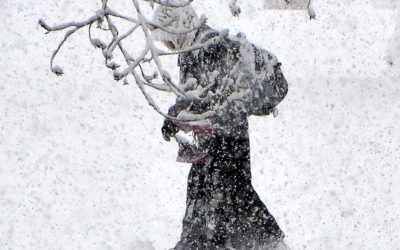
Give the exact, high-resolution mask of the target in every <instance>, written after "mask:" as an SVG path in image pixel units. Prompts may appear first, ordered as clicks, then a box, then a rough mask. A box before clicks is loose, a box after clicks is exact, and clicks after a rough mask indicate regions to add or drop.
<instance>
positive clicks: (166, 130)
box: [161, 119, 179, 141]
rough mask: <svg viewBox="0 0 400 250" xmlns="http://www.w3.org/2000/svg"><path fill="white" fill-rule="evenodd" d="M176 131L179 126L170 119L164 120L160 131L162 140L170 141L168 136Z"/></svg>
mask: <svg viewBox="0 0 400 250" xmlns="http://www.w3.org/2000/svg"><path fill="white" fill-rule="evenodd" d="M178 132H179V127H178V126H176V124H175V123H174V122H173V121H172V120H170V119H165V120H164V125H163V126H162V128H161V133H162V135H163V137H164V140H166V141H170V138H171V137H172V136H174V135H175V134H176V133H178Z"/></svg>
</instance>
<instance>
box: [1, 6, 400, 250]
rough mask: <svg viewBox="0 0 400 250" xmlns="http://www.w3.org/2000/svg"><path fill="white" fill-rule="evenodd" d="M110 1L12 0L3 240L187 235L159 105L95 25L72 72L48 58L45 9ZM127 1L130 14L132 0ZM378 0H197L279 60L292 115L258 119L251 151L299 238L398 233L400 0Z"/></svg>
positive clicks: (324, 243)
mask: <svg viewBox="0 0 400 250" xmlns="http://www.w3.org/2000/svg"><path fill="white" fill-rule="evenodd" d="M99 2H100V1H92V2H90V1H86V2H83V1H78V0H70V1H55V0H49V1H33V0H24V1H23V0H2V1H1V5H2V9H3V17H2V18H1V21H0V24H1V29H0V51H1V53H0V55H1V60H0V69H1V71H2V74H1V75H0V249H135V250H136V249H169V248H171V247H173V246H174V244H175V243H176V241H177V240H178V239H179V236H180V235H179V234H180V232H181V220H182V218H183V215H184V208H185V189H186V177H187V174H188V170H189V166H188V165H185V164H181V163H177V162H175V157H176V151H177V146H176V145H175V144H173V143H167V142H164V141H163V140H162V137H161V134H160V132H159V131H160V126H161V124H162V118H161V117H160V116H159V115H157V114H156V112H154V111H153V110H152V108H150V107H149V106H147V105H146V104H145V100H144V98H143V97H142V96H141V94H140V92H139V90H138V88H137V87H136V86H134V85H129V86H122V84H121V83H117V82H115V81H114V80H113V79H112V75H111V72H109V71H108V70H106V69H105V68H104V66H103V61H102V56H101V55H100V53H99V52H98V51H95V50H94V48H93V47H92V46H91V45H90V43H89V42H88V41H87V35H86V34H85V33H84V32H81V33H79V34H77V35H75V36H74V37H73V38H72V40H71V42H70V43H68V44H67V46H66V47H65V48H64V49H63V50H62V52H61V54H60V57H59V58H58V59H57V60H58V64H61V65H62V66H63V67H64V69H65V73H66V74H65V75H64V76H63V77H61V78H60V77H57V76H55V75H53V74H52V73H51V72H50V70H49V68H48V61H49V57H50V55H51V52H52V51H53V50H54V49H55V47H56V44H57V43H58V41H59V40H60V39H61V38H62V34H61V33H60V34H59V35H54V34H50V35H45V34H44V32H43V30H42V29H41V28H40V27H39V25H37V21H38V19H39V18H44V19H45V20H46V21H48V22H49V23H51V24H54V23H60V22H62V21H67V20H68V21H69V20H77V19H78V20H80V19H84V18H85V17H87V16H89V15H91V14H92V13H93V12H94V11H95V10H96V9H97V8H98V7H99ZM115 2H116V5H118V2H119V4H120V6H122V7H121V9H122V10H125V13H127V14H129V10H130V8H131V7H130V4H131V2H130V1H124V0H115ZM375 2H376V1H373V0H360V1H323V0H315V1H314V9H315V11H316V14H317V20H312V21H310V20H309V19H308V16H307V14H306V12H305V11H303V10H296V11H267V10H266V9H265V8H264V7H265V4H264V0H248V1H240V0H239V4H240V5H241V8H242V14H241V16H240V18H234V17H232V16H231V15H230V10H229V8H228V4H227V1H225V0H224V1H222V0H212V1H211V0H210V1H199V0H197V1H195V4H194V5H195V7H196V9H197V10H198V11H199V12H200V13H205V14H206V15H207V16H208V17H209V24H210V25H212V26H214V27H216V28H227V27H228V28H230V30H231V33H233V34H235V33H236V32H239V31H243V32H245V33H246V35H247V37H248V39H249V40H251V41H253V42H255V43H256V44H258V45H260V46H262V47H264V48H267V49H269V50H270V51H272V52H273V53H274V54H275V55H277V57H278V58H279V59H280V61H281V62H282V64H283V71H284V74H285V76H286V78H287V80H288V81H289V84H290V86H289V94H288V96H287V98H286V100H285V101H284V102H283V103H282V104H281V105H280V107H279V110H280V115H279V116H278V117H277V118H271V117H257V118H252V119H251V121H250V126H251V131H250V133H251V143H252V164H253V166H252V167H253V180H254V186H255V188H256V190H257V191H258V192H259V194H260V196H261V198H262V200H263V201H265V202H266V204H267V206H268V208H269V209H270V211H271V213H272V214H273V215H274V216H275V217H276V219H277V220H278V222H279V224H280V226H281V227H282V229H283V230H284V231H285V232H286V234H287V243H288V245H289V246H290V247H291V248H292V249H294V250H296V249H398V248H399V246H400V236H399V235H400V230H399V228H400V201H399V197H400V182H399V180H400V169H399V165H400V125H399V123H400V67H399V64H400V58H399V57H400V56H398V55H399V54H397V56H396V54H395V53H392V52H390V53H391V55H388V54H387V53H388V51H395V50H393V46H397V48H398V47H399V43H398V42H399V40H398V39H396V38H398V37H399V34H398V32H399V25H400V20H396V18H397V19H399V17H400V14H397V12H396V9H395V6H396V5H395V4H394V3H395V1H390V0H386V1H382V2H385V3H384V4H379V5H376V3H375ZM396 25H397V27H396ZM395 32H397V34H396V33H395ZM388 46H390V47H388ZM388 56H392V57H394V58H395V59H394V64H393V65H390V64H389V63H387V58H388ZM175 60H176V58H171V59H169V61H168V68H169V69H171V70H173V72H174V73H175V74H174V77H176V66H175ZM397 60H398V61H397ZM167 101H171V99H170V98H169V99H168V98H167V97H161V98H160V102H161V103H162V105H164V107H166V105H167V104H168V102H167Z"/></svg>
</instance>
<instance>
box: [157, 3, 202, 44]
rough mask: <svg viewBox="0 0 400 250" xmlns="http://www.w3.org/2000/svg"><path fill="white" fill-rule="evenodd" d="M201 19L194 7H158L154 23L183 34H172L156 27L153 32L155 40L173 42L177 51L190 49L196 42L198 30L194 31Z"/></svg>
mask: <svg viewBox="0 0 400 250" xmlns="http://www.w3.org/2000/svg"><path fill="white" fill-rule="evenodd" d="M198 22H199V19H198V17H197V14H196V12H195V11H194V9H193V7H192V6H190V5H187V6H185V7H167V6H162V5H160V6H158V7H157V9H156V10H155V12H154V16H153V23H154V24H155V25H158V26H161V27H163V28H165V29H167V30H173V31H179V32H182V34H171V33H168V32H166V31H164V30H162V29H160V28H157V27H154V28H155V29H154V30H153V31H152V34H153V37H154V39H155V40H158V41H161V42H172V43H173V45H174V46H175V49H181V48H185V47H188V46H190V45H191V44H192V42H193V41H194V38H195V35H196V30H194V31H191V32H187V31H189V30H192V29H193V28H195V27H196V25H197V24H198Z"/></svg>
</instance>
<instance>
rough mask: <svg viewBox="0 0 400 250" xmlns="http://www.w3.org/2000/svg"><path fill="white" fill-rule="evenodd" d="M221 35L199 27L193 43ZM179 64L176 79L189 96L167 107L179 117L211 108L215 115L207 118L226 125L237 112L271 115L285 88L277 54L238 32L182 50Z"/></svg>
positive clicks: (284, 93) (211, 122)
mask: <svg viewBox="0 0 400 250" xmlns="http://www.w3.org/2000/svg"><path fill="white" fill-rule="evenodd" d="M219 35H220V32H217V31H215V30H213V29H211V28H209V27H208V26H203V27H202V28H201V29H200V30H199V31H198V34H197V35H196V40H195V41H194V44H202V43H205V42H206V41H207V40H209V39H212V38H213V37H216V36H219ZM178 64H179V66H180V83H181V84H182V88H183V89H184V91H185V93H187V95H188V97H189V99H182V98H178V100H177V104H176V105H175V106H173V107H172V108H171V110H170V114H171V115H173V116H177V117H178V118H184V117H185V116H188V115H192V114H202V113H204V112H208V111H215V112H216V113H217V116H216V117H214V118H212V119H210V120H209V121H207V122H208V123H209V124H217V125H221V126H224V125H227V122H228V121H231V120H232V119H233V118H234V117H235V116H236V115H237V114H238V113H244V114H246V115H268V114H270V113H271V112H272V110H273V109H274V108H275V106H276V105H277V104H278V103H279V102H280V101H281V100H282V99H283V98H284V96H285V95H286V93H287V82H286V80H285V78H284V76H283V74H282V71H281V69H280V65H281V64H280V62H279V61H278V59H277V58H276V56H275V55H273V54H272V53H270V52H268V51H266V50H264V49H260V48H258V47H257V46H255V45H253V44H251V43H250V42H249V41H248V40H247V39H246V37H245V35H244V34H242V33H239V34H237V35H236V36H228V37H224V38H222V39H221V40H220V41H219V42H217V43H214V44H211V45H209V46H206V47H205V48H202V49H200V50H195V51H191V52H187V53H183V54H181V55H180V57H179V62H178ZM202 122H203V123H204V121H202Z"/></svg>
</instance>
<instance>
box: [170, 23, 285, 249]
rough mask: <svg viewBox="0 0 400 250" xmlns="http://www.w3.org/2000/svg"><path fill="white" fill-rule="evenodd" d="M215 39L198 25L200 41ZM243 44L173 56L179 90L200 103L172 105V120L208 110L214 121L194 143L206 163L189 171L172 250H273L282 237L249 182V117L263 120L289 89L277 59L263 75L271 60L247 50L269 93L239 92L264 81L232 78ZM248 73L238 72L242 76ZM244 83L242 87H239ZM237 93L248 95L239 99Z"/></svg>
mask: <svg viewBox="0 0 400 250" xmlns="http://www.w3.org/2000/svg"><path fill="white" fill-rule="evenodd" d="M216 35H218V33H217V32H214V31H212V30H209V29H208V28H207V27H204V28H203V29H202V30H201V31H200V32H199V34H198V39H200V42H202V41H205V40H207V39H209V38H210V37H213V36H216ZM198 41H199V40H198ZM241 46H242V45H241V44H240V41H238V40H235V39H224V40H222V41H221V42H219V43H217V44H215V45H212V46H209V47H207V48H204V49H201V50H200V51H195V52H189V53H185V54H182V55H180V57H179V66H180V70H181V83H183V84H184V85H185V84H187V85H188V86H184V87H186V88H185V91H187V92H188V93H190V91H193V92H194V93H195V94H198V96H199V97H202V98H204V99H203V100H201V101H193V100H182V99H178V100H177V103H176V105H174V106H173V107H171V109H170V115H172V116H177V115H178V114H179V113H180V112H181V111H184V112H191V113H193V114H201V113H203V112H206V111H209V110H217V111H218V112H217V114H219V115H218V116H217V117H214V118H213V119H211V120H210V124H211V126H212V127H213V133H212V135H211V137H209V138H206V139H201V140H199V144H200V145H199V146H200V147H201V148H202V149H203V150H205V151H206V152H207V153H208V155H209V161H208V162H207V163H198V164H193V165H192V168H191V170H190V174H189V178H188V189H187V203H186V205H187V208H186V214H185V218H184V220H183V232H182V236H181V240H180V242H179V243H178V244H177V245H176V247H175V249H177V250H178V249H182V250H183V249H185V250H186V249H228V248H231V249H232V248H233V249H275V247H276V245H277V244H281V241H282V239H283V237H284V234H283V232H282V231H281V229H280V228H279V226H278V224H277V222H276V221H275V219H274V218H273V216H272V215H271V214H270V213H269V211H268V210H267V207H266V206H265V205H264V203H263V202H262V201H261V200H260V198H259V196H258V195H257V193H256V192H255V190H254V189H253V187H252V184H251V169H250V142H249V135H248V122H247V117H248V116H249V115H252V114H254V115H267V114H269V112H270V111H271V109H272V108H274V107H275V106H276V105H277V104H278V103H279V102H280V101H281V100H282V99H283V98H284V96H285V95H286V93H287V83H286V81H285V79H284V77H283V75H282V72H281V70H280V68H279V66H280V64H278V63H277V61H276V65H272V67H270V68H269V69H270V70H271V69H272V70H273V72H262V71H263V70H266V69H267V68H268V66H271V65H267V64H268V62H265V61H264V60H265V59H266V60H270V61H274V59H276V58H275V57H274V56H273V55H272V54H269V53H268V52H265V51H262V50H260V49H258V48H257V47H255V46H253V45H252V50H253V53H254V60H255V62H254V63H253V66H254V72H256V73H257V72H258V73H259V75H263V76H264V75H265V76H268V77H267V78H266V79H262V80H264V81H265V82H264V83H265V84H264V86H266V87H268V88H269V89H270V93H267V91H264V92H263V91H258V90H254V89H255V88H252V87H251V86H250V87H249V88H247V89H243V90H241V89H240V88H241V87H243V86H246V84H247V86H248V85H249V83H250V84H253V87H254V86H255V85H256V83H253V82H251V81H255V78H257V79H256V80H258V81H261V80H260V79H261V78H262V77H259V76H255V77H254V78H249V76H251V75H252V74H247V75H246V74H242V76H238V75H237V74H236V75H235V74H234V72H232V71H233V70H236V71H239V74H240V73H241V72H240V70H241V66H242V65H240V64H241V63H242V61H241V57H242V56H243V55H242V52H243V48H242V47H241ZM265 55H266V58H265V57H264V56H265ZM268 55H270V56H268ZM250 66H251V65H250ZM235 67H236V68H235ZM248 68H249V67H242V69H243V70H248ZM253 75H254V74H253ZM241 77H242V78H241ZM246 77H247V78H246ZM229 78H230V79H229ZM246 79H247V81H249V82H248V83H243V82H241V81H244V80H246ZM227 82H228V83H227ZM199 90H200V91H199ZM249 90H250V91H249ZM240 91H244V92H246V91H247V92H246V93H245V94H243V93H242V94H243V95H241V94H240ZM257 91H258V92H257ZM238 93H239V94H238ZM260 93H261V96H260ZM266 94H268V95H266ZM255 95H258V96H256V97H254V96H255ZM243 97H245V98H247V100H244V98H243ZM235 98H236V99H235ZM262 98H264V99H262ZM265 99H267V100H265ZM257 105H259V106H257ZM195 136H196V135H195Z"/></svg>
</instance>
